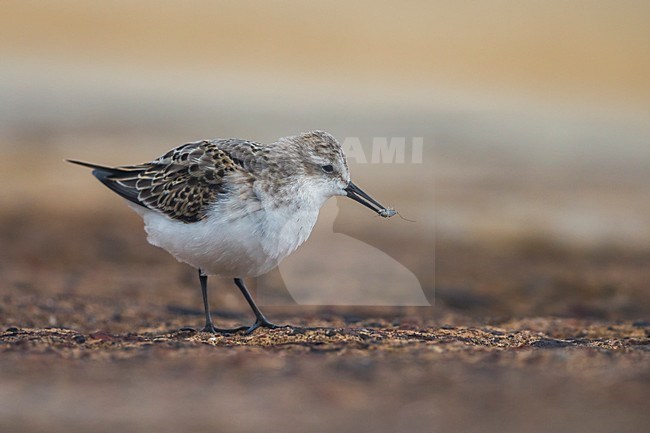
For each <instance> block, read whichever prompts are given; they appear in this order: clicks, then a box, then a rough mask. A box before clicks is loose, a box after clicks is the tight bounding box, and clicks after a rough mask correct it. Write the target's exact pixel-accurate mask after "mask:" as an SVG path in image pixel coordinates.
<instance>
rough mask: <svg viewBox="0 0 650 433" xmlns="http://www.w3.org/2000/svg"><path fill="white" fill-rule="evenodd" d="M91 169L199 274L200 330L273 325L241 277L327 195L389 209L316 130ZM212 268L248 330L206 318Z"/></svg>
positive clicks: (272, 259)
mask: <svg viewBox="0 0 650 433" xmlns="http://www.w3.org/2000/svg"><path fill="white" fill-rule="evenodd" d="M69 162H71V163H74V164H79V165H83V166H85V167H90V168H92V169H93V171H92V173H93V175H94V176H95V177H96V178H97V179H99V181H100V182H101V183H103V184H104V185H106V186H107V187H108V188H110V189H111V190H113V191H114V192H116V193H117V194H119V195H120V196H121V197H123V198H125V199H126V200H128V201H127V203H128V204H129V206H130V207H131V208H132V209H133V210H135V211H136V212H137V213H138V214H140V216H141V217H142V218H143V219H144V224H145V230H146V232H147V235H148V236H147V239H148V241H149V243H151V244H152V245H155V246H157V247H160V248H163V249H165V250H166V251H168V252H169V253H170V254H171V255H173V256H174V257H176V259H177V260H179V261H182V262H185V263H188V264H189V265H191V266H193V267H195V268H197V269H198V271H199V281H200V283H201V292H202V293H203V306H204V308H205V327H204V328H203V331H204V332H212V333H216V332H233V331H238V330H246V331H247V332H249V333H250V332H253V331H254V330H255V329H257V328H259V327H265V328H276V327H277V325H274V324H273V323H271V322H269V320H267V318H266V317H265V316H264V314H262V312H261V311H260V309H259V308H258V306H257V305H256V303H255V301H254V300H253V297H252V296H251V294H250V293H249V291H248V289H247V288H246V286H245V284H244V281H243V278H245V277H255V276H258V275H262V274H264V273H266V272H268V271H270V270H271V269H273V268H275V267H276V266H277V265H278V264H279V263H280V261H282V260H283V259H284V258H285V257H287V256H288V255H289V254H291V253H292V252H293V251H295V250H296V248H298V246H300V245H301V244H302V243H303V242H305V240H307V237H309V234H310V233H311V231H312V229H313V228H314V224H316V219H317V218H318V212H319V210H320V208H321V206H322V205H323V204H324V203H325V201H326V200H327V199H328V198H330V197H334V196H346V197H349V198H351V199H353V200H356V201H357V202H359V203H361V204H363V205H364V206H367V207H369V208H370V209H372V210H373V211H375V212H377V214H379V215H380V216H382V217H384V218H389V217H391V216H393V215H395V214H396V213H397V212H396V211H395V210H394V209H390V208H385V207H384V206H382V205H380V204H379V203H378V202H376V201H375V200H374V199H373V198H371V197H370V196H369V195H368V194H366V193H365V192H363V191H362V190H361V189H360V188H358V187H357V186H356V185H355V184H353V183H352V182H351V181H350V171H349V170H348V166H347V163H346V160H345V155H344V154H343V151H342V149H341V146H340V144H339V143H338V141H336V139H335V138H334V137H333V136H331V135H330V134H328V133H326V132H322V131H312V132H308V133H304V134H301V135H297V136H293V137H285V138H280V139H279V140H278V141H276V142H275V143H271V144H260V143H254V142H251V141H246V140H239V139H224V140H204V141H197V142H194V143H188V144H184V145H182V146H179V147H177V148H175V149H172V150H170V151H169V152H167V153H166V154H165V155H163V156H161V157H160V158H158V159H156V160H154V161H151V162H147V163H144V164H139V165H127V166H120V167H103V166H100V165H96V164H90V163H87V162H81V161H73V160H69ZM208 275H220V276H224V277H230V278H234V281H235V284H236V285H237V287H238V288H239V290H241V292H242V294H243V295H244V297H245V298H246V301H247V302H248V304H249V305H250V307H251V308H252V309H253V312H254V313H255V317H256V320H255V323H254V324H253V325H252V326H250V327H240V328H233V329H220V328H216V327H215V326H214V324H213V322H212V318H211V317H210V308H209V303H208V289H207V280H208Z"/></svg>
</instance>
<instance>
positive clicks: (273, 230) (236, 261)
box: [131, 205, 319, 278]
mask: <svg viewBox="0 0 650 433" xmlns="http://www.w3.org/2000/svg"><path fill="white" fill-rule="evenodd" d="M131 207H132V208H133V209H134V210H135V211H136V212H137V213H139V214H140V215H141V216H142V217H143V219H144V223H145V230H146V231H147V234H148V237H147V240H148V241H149V243H151V244H152V245H155V246H157V247H160V248H163V249H165V250H166V251H167V252H169V253H170V254H171V255H173V256H174V257H176V259H178V260H179V261H182V262H185V263H188V264H189V265H191V266H194V267H195V268H200V269H201V270H202V271H203V272H204V273H205V274H208V275H221V276H224V277H240V278H244V277H254V276H258V275H261V274H264V273H266V272H268V271H270V270H271V269H273V268H275V267H276V266H277V265H278V264H279V263H280V261H282V259H284V258H285V257H286V256H288V255H289V254H291V253H292V252H293V251H295V250H296V248H298V247H299V246H300V245H301V244H302V243H303V242H305V241H306V240H307V238H308V237H309V234H310V233H311V231H312V229H313V228H314V225H315V224H316V220H317V219H318V211H319V209H318V208H317V207H316V208H311V209H304V208H303V209H300V210H297V211H296V210H295V209H292V210H288V209H283V208H280V209H275V210H272V211H270V210H260V211H258V212H254V213H249V214H245V215H240V216H239V217H237V218H234V217H232V216H231V218H225V217H224V216H223V215H224V214H225V213H224V209H215V210H214V211H213V212H212V213H211V214H209V215H208V217H207V218H206V219H204V220H202V221H199V222H195V223H189V224H186V223H183V222H180V221H175V220H172V219H170V218H168V217H167V216H165V215H162V214H160V213H158V212H155V211H151V210H148V209H145V208H142V207H141V206H137V205H132V206H131Z"/></svg>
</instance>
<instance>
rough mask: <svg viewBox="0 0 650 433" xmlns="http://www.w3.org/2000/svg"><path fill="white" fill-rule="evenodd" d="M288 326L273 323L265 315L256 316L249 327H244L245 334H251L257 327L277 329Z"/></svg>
mask: <svg viewBox="0 0 650 433" xmlns="http://www.w3.org/2000/svg"><path fill="white" fill-rule="evenodd" d="M288 327H289V325H276V324H275V323H271V322H269V320H268V319H267V318H266V317H264V316H261V317H258V318H257V320H256V321H255V323H253V325H252V326H251V327H249V328H248V329H246V334H252V333H253V332H254V331H255V330H256V329H257V328H267V329H278V328H288Z"/></svg>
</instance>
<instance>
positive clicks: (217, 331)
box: [200, 323, 248, 334]
mask: <svg viewBox="0 0 650 433" xmlns="http://www.w3.org/2000/svg"><path fill="white" fill-rule="evenodd" d="M244 330H248V328H247V327H246V326H238V327H236V328H217V327H215V326H214V325H213V324H212V323H207V324H206V325H205V326H204V327H203V329H201V331H200V332H209V333H210V334H234V333H235V332H239V331H244Z"/></svg>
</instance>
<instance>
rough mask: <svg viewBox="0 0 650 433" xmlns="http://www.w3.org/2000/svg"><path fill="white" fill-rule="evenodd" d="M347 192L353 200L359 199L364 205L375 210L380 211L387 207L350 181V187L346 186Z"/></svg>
mask: <svg viewBox="0 0 650 433" xmlns="http://www.w3.org/2000/svg"><path fill="white" fill-rule="evenodd" d="M345 192H347V193H348V197H350V198H351V199H352V200H354V201H357V202H359V203H361V204H362V205H364V206H365V207H367V208H370V209H372V210H374V211H375V212H377V213H379V211H380V210H384V209H385V207H384V206H382V205H380V204H379V203H377V202H376V201H375V199H373V198H372V197H370V196H369V195H368V194H366V193H365V192H363V191H362V190H361V188H359V187H358V186H356V185H355V184H353V183H352V182H349V183H348V187H347V188H345Z"/></svg>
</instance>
